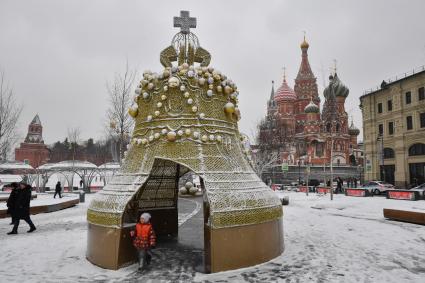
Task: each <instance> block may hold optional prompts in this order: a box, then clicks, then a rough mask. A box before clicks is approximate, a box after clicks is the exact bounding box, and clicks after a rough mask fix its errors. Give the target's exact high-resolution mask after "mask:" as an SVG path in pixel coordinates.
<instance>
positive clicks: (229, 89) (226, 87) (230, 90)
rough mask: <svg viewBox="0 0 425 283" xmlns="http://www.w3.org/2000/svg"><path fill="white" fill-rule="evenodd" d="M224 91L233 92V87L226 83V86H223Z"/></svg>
mask: <svg viewBox="0 0 425 283" xmlns="http://www.w3.org/2000/svg"><path fill="white" fill-rule="evenodd" d="M224 92H225V93H226V94H231V93H232V92H233V89H232V88H231V87H230V86H228V85H226V86H225V87H224Z"/></svg>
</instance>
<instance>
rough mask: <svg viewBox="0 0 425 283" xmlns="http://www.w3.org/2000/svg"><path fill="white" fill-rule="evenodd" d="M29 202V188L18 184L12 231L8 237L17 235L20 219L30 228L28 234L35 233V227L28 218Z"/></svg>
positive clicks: (23, 184)
mask: <svg viewBox="0 0 425 283" xmlns="http://www.w3.org/2000/svg"><path fill="white" fill-rule="evenodd" d="M30 201H31V186H30V185H27V184H25V183H20V184H19V188H18V189H17V193H16V199H15V203H14V207H15V210H14V211H15V217H16V218H15V222H14V224H13V229H12V231H10V232H9V233H7V234H8V235H11V234H18V227H19V221H20V220H21V219H23V220H25V222H27V223H28V225H29V226H30V229H29V230H28V231H27V232H28V233H31V232H34V231H35V229H36V228H35V225H34V223H32V221H31V218H30Z"/></svg>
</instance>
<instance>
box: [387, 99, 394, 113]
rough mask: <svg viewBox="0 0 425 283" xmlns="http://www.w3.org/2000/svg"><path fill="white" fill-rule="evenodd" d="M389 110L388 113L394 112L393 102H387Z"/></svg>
mask: <svg viewBox="0 0 425 283" xmlns="http://www.w3.org/2000/svg"><path fill="white" fill-rule="evenodd" d="M387 108H388V111H392V110H393V101H392V100H388V101H387Z"/></svg>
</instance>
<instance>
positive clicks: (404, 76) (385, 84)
mask: <svg viewBox="0 0 425 283" xmlns="http://www.w3.org/2000/svg"><path fill="white" fill-rule="evenodd" d="M421 74H425V65H423V66H420V67H417V68H414V69H413V70H412V71H408V72H405V73H403V74H400V75H397V76H394V77H391V78H388V79H387V80H383V81H382V83H381V85H379V86H377V87H376V88H370V89H367V90H365V92H364V94H363V95H362V96H360V99H362V98H364V97H366V96H369V95H372V94H374V93H377V92H380V91H382V90H385V89H387V88H388V87H389V86H391V85H394V84H396V83H399V82H401V81H404V80H408V79H411V78H413V77H416V76H419V75H421Z"/></svg>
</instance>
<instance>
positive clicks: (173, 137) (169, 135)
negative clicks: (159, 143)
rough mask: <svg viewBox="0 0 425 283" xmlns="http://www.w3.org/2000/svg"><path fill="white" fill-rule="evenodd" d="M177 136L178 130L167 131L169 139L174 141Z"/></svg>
mask: <svg viewBox="0 0 425 283" xmlns="http://www.w3.org/2000/svg"><path fill="white" fill-rule="evenodd" d="M176 138H177V134H176V132H173V131H171V132H168V133H167V140H168V141H170V142H173V141H175V140H176Z"/></svg>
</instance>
